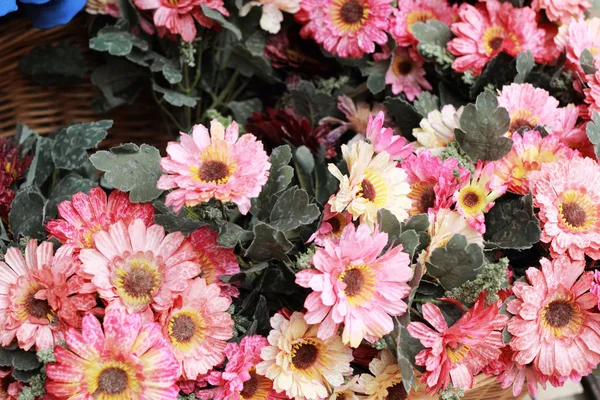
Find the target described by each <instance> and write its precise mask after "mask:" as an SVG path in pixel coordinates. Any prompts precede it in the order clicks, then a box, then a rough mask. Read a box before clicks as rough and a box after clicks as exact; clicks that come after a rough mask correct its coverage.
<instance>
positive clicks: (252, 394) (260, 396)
mask: <svg viewBox="0 0 600 400" xmlns="http://www.w3.org/2000/svg"><path fill="white" fill-rule="evenodd" d="M249 373H250V379H248V380H247V381H246V382H244V388H243V389H242V391H241V392H240V398H241V399H242V400H266V399H268V398H269V393H270V390H271V388H272V387H273V382H272V381H271V380H269V379H268V378H266V377H264V376H261V375H257V374H256V370H255V369H254V368H252V369H251V370H250V372H249Z"/></svg>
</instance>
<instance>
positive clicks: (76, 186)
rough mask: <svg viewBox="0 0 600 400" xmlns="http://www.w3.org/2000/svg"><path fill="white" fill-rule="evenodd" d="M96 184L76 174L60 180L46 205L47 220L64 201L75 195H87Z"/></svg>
mask: <svg viewBox="0 0 600 400" xmlns="http://www.w3.org/2000/svg"><path fill="white" fill-rule="evenodd" d="M94 186H97V184H96V183H95V182H93V181H91V180H89V179H86V178H82V177H81V176H79V175H77V174H73V173H72V174H69V175H67V176H65V177H64V178H62V179H61V180H60V181H58V183H57V184H56V186H55V187H54V190H53V191H52V194H51V195H50V198H49V199H48V203H47V204H46V216H47V218H53V217H54V216H56V213H57V206H58V205H59V204H60V203H62V202H63V201H65V200H71V197H73V195H74V194H75V193H78V192H84V193H86V194H87V193H89V192H90V189H91V188H93V187H94Z"/></svg>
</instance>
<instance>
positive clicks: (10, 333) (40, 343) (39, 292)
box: [0, 239, 96, 350]
mask: <svg viewBox="0 0 600 400" xmlns="http://www.w3.org/2000/svg"><path fill="white" fill-rule="evenodd" d="M53 252H54V249H53V245H52V243H50V242H42V243H41V244H40V245H39V246H38V243H37V241H36V240H34V239H32V240H30V241H29V242H28V243H27V246H26V247H25V257H23V255H22V254H21V251H20V250H19V249H18V248H15V247H11V248H10V249H8V250H7V252H6V255H5V261H6V262H0V344H2V346H8V345H10V344H11V342H12V341H13V340H14V339H15V337H16V339H17V341H18V343H19V347H21V348H23V349H25V350H29V349H30V348H32V347H33V346H34V345H35V348H36V349H38V350H40V349H47V348H51V347H52V346H54V345H55V343H56V342H59V341H62V340H64V336H63V335H64V332H65V331H66V330H67V329H68V328H69V327H73V328H79V327H81V319H82V316H83V314H84V313H85V312H87V311H89V310H91V309H92V308H93V307H95V306H96V299H95V296H94V295H91V294H80V292H81V290H82V288H83V286H84V285H85V281H84V279H83V278H81V277H79V276H77V275H76V273H77V272H78V270H79V268H80V264H81V263H80V262H79V261H78V260H77V257H76V256H74V254H73V252H74V248H73V247H71V246H63V247H61V248H60V249H59V250H58V251H57V252H56V254H53Z"/></svg>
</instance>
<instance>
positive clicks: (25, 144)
mask: <svg viewBox="0 0 600 400" xmlns="http://www.w3.org/2000/svg"><path fill="white" fill-rule="evenodd" d="M38 137H39V135H38V134H37V133H36V132H35V131H34V130H33V129H31V128H29V127H28V126H27V125H24V124H21V123H18V124H17V129H16V132H15V136H14V143H15V144H17V145H20V146H21V153H20V154H21V157H24V156H25V155H26V154H29V152H30V151H31V150H32V149H33V146H34V145H35V143H36V141H37V139H38Z"/></svg>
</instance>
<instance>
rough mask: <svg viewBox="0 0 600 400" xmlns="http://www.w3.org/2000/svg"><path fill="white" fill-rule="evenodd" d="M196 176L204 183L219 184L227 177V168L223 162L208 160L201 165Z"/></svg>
mask: <svg viewBox="0 0 600 400" xmlns="http://www.w3.org/2000/svg"><path fill="white" fill-rule="evenodd" d="M198 175H199V176H200V179H202V180H203V181H205V182H219V181H220V180H222V179H225V178H227V177H228V176H229V166H228V165H227V164H225V163H224V162H223V161H217V160H208V161H205V162H203V163H202V165H201V166H200V170H199V171H198Z"/></svg>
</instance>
